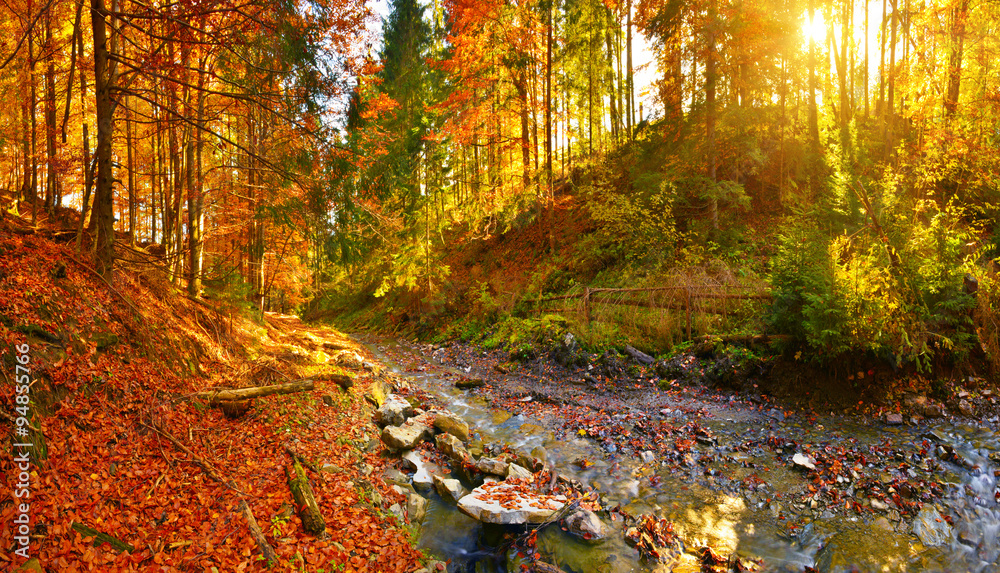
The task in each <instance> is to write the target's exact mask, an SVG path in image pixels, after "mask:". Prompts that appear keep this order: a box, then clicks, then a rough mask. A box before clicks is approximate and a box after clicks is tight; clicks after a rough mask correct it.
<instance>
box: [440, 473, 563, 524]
mask: <svg viewBox="0 0 1000 573" xmlns="http://www.w3.org/2000/svg"><path fill="white" fill-rule="evenodd" d="M565 502H566V498H565V497H563V496H545V495H541V494H537V493H532V492H529V491H524V488H523V486H518V485H514V484H511V483H509V482H496V483H492V484H484V485H482V486H479V487H477V488H476V489H474V490H472V493H470V494H469V495H467V496H465V497H463V498H462V499H460V500H459V502H458V509H459V510H460V511H461V512H462V513H464V514H466V515H468V516H469V517H471V518H473V519H476V520H479V521H481V522H483V523H496V524H502V525H516V524H524V523H544V522H545V521H546V520H547V519H548V518H550V517H551V516H552V514H553V513H555V512H557V511H559V510H560V509H562V508H563V506H564V505H565Z"/></svg>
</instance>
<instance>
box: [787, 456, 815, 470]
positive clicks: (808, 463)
mask: <svg viewBox="0 0 1000 573" xmlns="http://www.w3.org/2000/svg"><path fill="white" fill-rule="evenodd" d="M792 463H793V464H795V465H797V466H800V467H804V468H806V469H810V470H814V469H816V460H814V459H813V457H812V456H809V455H806V454H803V453H801V452H798V453H796V454H795V455H794V456H792Z"/></svg>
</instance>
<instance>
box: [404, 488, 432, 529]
mask: <svg viewBox="0 0 1000 573" xmlns="http://www.w3.org/2000/svg"><path fill="white" fill-rule="evenodd" d="M427 503H428V502H427V498H426V497H424V496H422V495H420V494H418V493H411V494H409V495H407V496H406V515H407V517H409V519H410V523H422V522H423V521H424V516H426V515H427Z"/></svg>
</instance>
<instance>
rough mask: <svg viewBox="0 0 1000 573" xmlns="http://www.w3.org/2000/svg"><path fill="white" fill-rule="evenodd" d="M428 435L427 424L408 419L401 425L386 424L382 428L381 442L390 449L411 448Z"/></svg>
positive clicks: (429, 431) (429, 432) (429, 433)
mask: <svg viewBox="0 0 1000 573" xmlns="http://www.w3.org/2000/svg"><path fill="white" fill-rule="evenodd" d="M430 435H431V429H430V428H429V427H428V426H426V425H424V424H421V423H419V422H413V421H412V420H410V421H407V422H406V424H404V425H402V426H386V427H385V429H384V430H382V443H384V444H385V445H386V446H387V447H388V448H389V449H391V450H412V449H413V448H415V447H417V446H418V445H419V444H420V442H422V441H424V439H426V438H428V437H430Z"/></svg>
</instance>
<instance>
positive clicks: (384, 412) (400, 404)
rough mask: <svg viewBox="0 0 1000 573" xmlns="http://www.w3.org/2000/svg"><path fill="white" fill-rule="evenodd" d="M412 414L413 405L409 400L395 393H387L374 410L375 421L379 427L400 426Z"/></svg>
mask: <svg viewBox="0 0 1000 573" xmlns="http://www.w3.org/2000/svg"><path fill="white" fill-rule="evenodd" d="M412 415H413V407H412V406H410V403H409V402H407V401H406V400H404V399H403V398H401V397H400V396H398V395H396V394H389V395H388V396H386V397H385V401H384V402H382V405H381V406H379V408H378V410H375V423H376V424H378V425H379V426H380V427H384V426H402V425H403V423H404V422H406V420H407V418H409V417H410V416H412Z"/></svg>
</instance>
